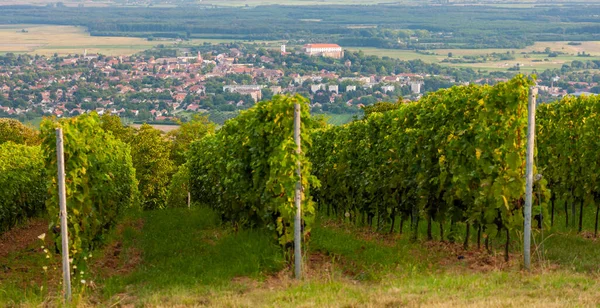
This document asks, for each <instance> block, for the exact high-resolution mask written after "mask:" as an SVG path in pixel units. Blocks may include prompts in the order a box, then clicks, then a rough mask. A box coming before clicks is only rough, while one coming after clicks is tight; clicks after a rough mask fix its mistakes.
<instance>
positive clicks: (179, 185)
mask: <svg viewBox="0 0 600 308" xmlns="http://www.w3.org/2000/svg"><path fill="white" fill-rule="evenodd" d="M189 191H190V169H189V167H188V166H187V164H183V165H181V166H179V167H178V169H177V172H175V174H173V177H172V178H171V183H170V184H169V189H168V191H167V207H169V208H175V207H187V206H188V200H187V198H188V192H189Z"/></svg>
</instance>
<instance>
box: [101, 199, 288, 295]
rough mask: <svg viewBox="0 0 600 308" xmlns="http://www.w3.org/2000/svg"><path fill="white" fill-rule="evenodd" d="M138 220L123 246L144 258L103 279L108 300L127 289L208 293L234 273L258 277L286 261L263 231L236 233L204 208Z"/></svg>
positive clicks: (146, 215)
mask: <svg viewBox="0 0 600 308" xmlns="http://www.w3.org/2000/svg"><path fill="white" fill-rule="evenodd" d="M142 219H143V221H144V224H143V228H142V230H141V232H135V231H130V232H129V238H127V237H126V238H125V241H124V245H131V244H134V243H135V244H136V245H138V247H136V248H138V249H140V250H141V251H142V256H143V262H142V263H141V264H140V266H139V268H138V269H137V270H135V271H134V272H133V273H132V274H130V275H128V276H125V277H123V276H115V277H112V278H110V279H107V280H106V281H104V284H105V287H104V291H103V293H104V296H105V298H107V299H110V298H112V297H113V296H114V295H115V294H118V293H122V292H124V291H125V290H127V291H128V292H132V293H133V295H135V296H139V297H140V298H147V297H152V296H153V294H155V293H157V292H159V293H160V292H163V293H165V292H166V293H171V292H177V291H178V290H194V292H197V293H198V294H208V293H209V291H210V290H211V288H217V289H218V288H223V287H227V285H228V284H229V283H230V282H231V280H232V279H233V278H235V277H251V278H256V279H259V278H260V277H263V276H264V275H268V274H270V273H273V272H276V271H278V270H280V269H281V268H282V267H283V266H284V263H283V260H284V258H283V256H282V254H281V250H280V249H279V247H278V246H277V245H276V244H275V243H274V242H273V241H272V238H271V237H270V236H269V235H268V234H267V233H265V232H261V231H257V230H244V231H240V232H237V233H234V232H232V231H230V230H228V228H224V227H221V226H220V225H219V222H218V219H217V217H216V215H215V214H214V213H213V212H211V211H208V210H203V209H193V210H188V209H176V210H168V211H151V212H144V213H143V214H142ZM127 286H129V287H127ZM131 287H133V288H131Z"/></svg>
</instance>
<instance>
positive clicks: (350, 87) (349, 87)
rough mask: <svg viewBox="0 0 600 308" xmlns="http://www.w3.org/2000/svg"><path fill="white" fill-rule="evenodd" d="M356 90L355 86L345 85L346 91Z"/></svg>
mask: <svg viewBox="0 0 600 308" xmlns="http://www.w3.org/2000/svg"><path fill="white" fill-rule="evenodd" d="M351 91H356V86H346V92H351Z"/></svg>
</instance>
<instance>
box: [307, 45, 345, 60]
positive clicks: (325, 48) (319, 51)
mask: <svg viewBox="0 0 600 308" xmlns="http://www.w3.org/2000/svg"><path fill="white" fill-rule="evenodd" d="M302 50H303V51H304V53H305V54H307V55H309V56H324V57H331V58H335V59H340V58H342V57H343V56H344V50H343V49H342V47H340V45H338V44H306V45H304V47H303V48H302Z"/></svg>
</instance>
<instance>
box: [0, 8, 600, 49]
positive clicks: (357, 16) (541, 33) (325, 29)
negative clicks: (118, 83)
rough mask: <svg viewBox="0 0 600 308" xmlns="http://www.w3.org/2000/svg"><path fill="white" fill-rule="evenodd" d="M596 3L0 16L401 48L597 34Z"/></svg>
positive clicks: (159, 33)
mask: <svg viewBox="0 0 600 308" xmlns="http://www.w3.org/2000/svg"><path fill="white" fill-rule="evenodd" d="M599 15H600V5H595V4H586V5H574V6H561V7H553V6H547V7H545V6H537V7H533V8H527V9H523V8H513V7H494V6H429V5H423V6H399V5H370V6H352V5H347V6H335V5H327V6H283V5H274V6H257V7H247V8H211V7H200V6H199V7H185V8H177V7H175V8H163V7H161V8H156V7H146V8H143V7H135V8H127V7H104V8H99V7H55V6H49V7H39V6H4V7H2V9H1V10H0V23H2V24H53V25H78V26H84V27H87V29H88V30H89V32H90V33H91V34H92V35H96V36H137V37H147V38H150V39H152V38H156V37H170V38H181V39H189V38H223V39H245V40H291V41H296V42H300V43H301V42H320V41H329V42H332V43H338V44H340V45H342V46H362V47H366V46H369V47H380V48H403V49H431V48H448V47H450V46H451V47H455V48H456V47H458V48H522V47H525V46H527V45H531V44H533V42H534V40H535V41H560V40H580V41H589V40H600V31H599V30H600V26H598V23H597V22H598V20H599V17H598V16H599Z"/></svg>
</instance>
